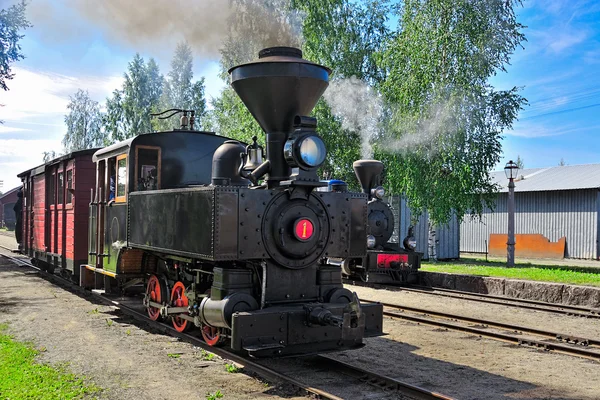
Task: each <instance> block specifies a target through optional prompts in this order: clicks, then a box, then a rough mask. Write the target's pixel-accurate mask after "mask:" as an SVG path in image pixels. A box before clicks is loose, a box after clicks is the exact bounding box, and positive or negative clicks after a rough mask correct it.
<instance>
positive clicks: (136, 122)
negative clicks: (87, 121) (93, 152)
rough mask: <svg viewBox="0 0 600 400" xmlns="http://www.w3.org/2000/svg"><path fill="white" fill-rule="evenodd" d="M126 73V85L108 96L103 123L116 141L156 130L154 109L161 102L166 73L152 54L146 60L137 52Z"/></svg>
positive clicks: (111, 138) (106, 130) (111, 137)
mask: <svg viewBox="0 0 600 400" xmlns="http://www.w3.org/2000/svg"><path fill="white" fill-rule="evenodd" d="M124 77H125V82H124V83H123V87H122V88H121V89H116V90H115V91H113V95H112V97H110V98H108V99H106V114H105V116H104V120H103V126H104V130H105V132H106V134H107V135H110V139H109V140H110V142H113V143H114V142H117V141H121V140H125V139H127V138H130V137H133V136H136V135H138V134H141V133H148V132H152V124H151V122H150V113H151V112H152V110H154V109H156V107H157V106H158V103H159V99H160V96H161V94H162V85H163V77H162V75H161V74H160V71H159V68H158V65H157V64H156V62H155V61H154V59H152V58H151V59H150V61H149V62H148V64H146V62H145V61H144V59H143V58H142V57H141V56H140V55H139V54H136V55H135V57H134V58H133V60H132V61H131V62H130V63H129V65H128V67H127V72H126V73H125V75H124Z"/></svg>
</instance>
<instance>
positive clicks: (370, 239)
mask: <svg viewBox="0 0 600 400" xmlns="http://www.w3.org/2000/svg"><path fill="white" fill-rule="evenodd" d="M375 243H377V240H375V236H373V235H368V236H367V248H369V249H372V248H374V247H375Z"/></svg>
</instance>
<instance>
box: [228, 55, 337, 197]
mask: <svg viewBox="0 0 600 400" xmlns="http://www.w3.org/2000/svg"><path fill="white" fill-rule="evenodd" d="M258 57H259V58H258V60H256V61H252V62H250V63H247V64H242V65H238V66H236V67H233V68H231V69H230V70H229V74H230V75H231V85H232V86H233V89H234V90H235V91H236V93H237V94H238V96H240V98H241V99H242V101H243V102H244V104H245V105H246V107H247V108H248V110H250V113H251V114H252V116H254V118H255V119H256V120H257V121H258V123H259V124H260V126H261V128H262V129H263V130H264V131H265V133H266V134H267V140H266V142H267V159H268V160H269V162H270V164H271V165H270V170H269V176H268V178H267V182H268V183H269V187H272V186H277V185H278V182H280V181H283V180H286V179H288V178H289V176H290V168H289V166H288V165H287V163H286V161H285V159H284V156H283V146H284V144H285V141H286V140H287V139H288V136H289V134H290V133H291V132H293V129H294V117H296V116H297V115H300V116H307V115H309V114H310V112H311V111H312V109H313V108H314V106H315V104H317V101H318V100H319V98H320V97H321V95H322V94H323V92H324V91H325V89H326V88H327V85H328V84H329V73H330V72H331V70H330V69H329V68H327V67H324V66H322V65H318V64H315V63H312V62H310V61H307V60H304V59H303V58H302V51H300V50H299V49H295V48H292V47H270V48H266V49H263V50H261V51H260V53H259V54H258Z"/></svg>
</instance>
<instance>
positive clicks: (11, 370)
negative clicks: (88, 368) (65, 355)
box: [0, 325, 100, 400]
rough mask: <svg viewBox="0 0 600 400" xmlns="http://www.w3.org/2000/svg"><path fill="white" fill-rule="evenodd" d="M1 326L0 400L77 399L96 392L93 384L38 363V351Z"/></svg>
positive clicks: (4, 326) (62, 369)
mask: <svg viewBox="0 0 600 400" xmlns="http://www.w3.org/2000/svg"><path fill="white" fill-rule="evenodd" d="M6 328H7V326H6V325H0V377H2V379H0V397H2V398H3V399H40V400H42V399H43V400H46V399H47V400H50V399H78V398H81V397H83V396H85V395H89V394H93V393H96V392H98V391H99V390H100V389H99V388H97V387H96V386H94V385H89V384H85V383H84V382H83V379H81V378H78V377H76V376H75V375H73V374H71V373H68V372H66V371H65V368H64V367H62V368H55V367H52V366H49V365H44V364H38V363H36V362H35V357H36V356H37V355H38V353H39V351H37V350H35V349H34V348H33V347H32V346H31V345H30V344H27V343H19V342H16V341H14V340H13V338H12V337H11V336H10V335H7V334H6Z"/></svg>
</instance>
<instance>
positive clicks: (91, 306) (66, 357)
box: [0, 258, 306, 400]
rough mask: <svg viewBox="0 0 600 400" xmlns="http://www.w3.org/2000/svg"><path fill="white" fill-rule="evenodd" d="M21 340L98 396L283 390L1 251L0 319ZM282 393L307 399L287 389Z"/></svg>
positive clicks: (238, 395)
mask: <svg viewBox="0 0 600 400" xmlns="http://www.w3.org/2000/svg"><path fill="white" fill-rule="evenodd" d="M4 322H8V323H9V331H10V333H11V334H13V335H14V336H15V337H16V339H18V340H20V341H32V342H33V343H34V344H35V346H36V347H37V348H38V349H43V350H44V351H43V352H42V353H41V356H40V361H41V362H47V363H50V364H54V365H57V364H61V365H67V366H68V368H69V369H70V370H71V371H72V372H74V373H76V374H78V375H83V376H85V377H87V378H88V379H90V380H91V381H92V382H94V383H95V384H96V385H98V386H100V387H101V388H104V389H105V390H104V391H103V392H101V393H100V394H99V395H98V397H99V398H100V399H119V400H126V399H132V400H134V399H135V400H139V399H205V398H206V395H207V393H214V392H216V391H217V390H220V391H221V392H222V393H223V394H224V398H225V399H280V398H282V397H281V396H280V394H285V392H286V390H281V389H280V388H277V387H271V386H269V385H268V384H266V383H265V382H263V381H261V380H259V379H256V378H253V377H250V376H248V375H245V374H243V373H228V372H226V370H225V363H226V360H222V359H220V358H218V357H215V358H214V359H213V360H211V361H208V360H205V359H204V357H203V354H202V352H201V350H200V349H198V348H195V347H194V346H192V345H190V344H188V343H184V342H180V341H178V340H177V339H175V338H173V337H170V336H166V335H162V334H158V333H153V332H150V331H147V330H143V329H140V328H139V327H138V326H136V325H134V324H133V321H132V320H130V319H129V318H128V317H126V316H123V315H120V313H118V312H115V310H114V308H113V307H107V306H104V305H102V304H95V303H94V302H92V301H90V300H89V299H85V298H81V297H79V296H77V295H75V294H73V293H70V292H68V291H66V290H63V289H61V288H59V287H57V286H54V285H52V284H51V283H49V282H48V281H45V280H43V279H41V278H40V277H39V276H37V274H36V273H34V272H24V268H20V267H15V266H14V264H10V263H9V262H7V260H6V259H4V258H0V323H4ZM285 398H288V399H305V398H306V397H303V396H293V395H292V396H289V397H288V396H287V395H285Z"/></svg>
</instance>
